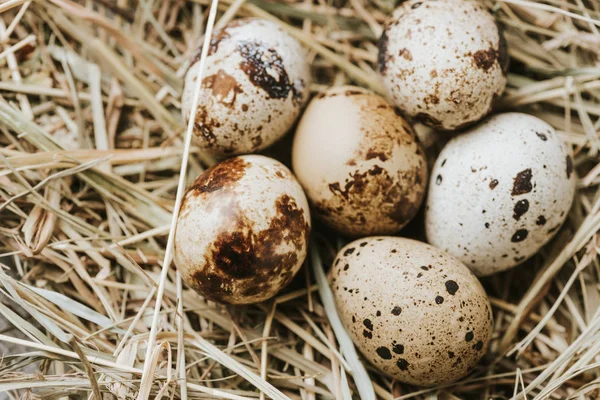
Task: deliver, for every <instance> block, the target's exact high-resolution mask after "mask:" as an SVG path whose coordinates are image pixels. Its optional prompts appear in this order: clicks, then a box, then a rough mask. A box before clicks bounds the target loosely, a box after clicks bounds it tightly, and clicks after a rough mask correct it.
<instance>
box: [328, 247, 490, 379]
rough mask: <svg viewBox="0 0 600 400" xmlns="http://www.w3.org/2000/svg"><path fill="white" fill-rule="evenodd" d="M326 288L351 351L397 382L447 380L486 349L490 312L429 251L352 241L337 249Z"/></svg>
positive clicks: (474, 289) (458, 273) (463, 275)
mask: <svg viewBox="0 0 600 400" xmlns="http://www.w3.org/2000/svg"><path fill="white" fill-rule="evenodd" d="M332 286H333V291H334V295H335V301H336V304H337V308H338V311H339V314H340V316H341V319H342V322H343V324H344V326H345V327H346V329H347V330H348V332H349V333H350V335H351V336H352V339H353V340H354V343H355V344H356V346H357V347H358V349H359V350H360V351H361V353H362V354H363V355H364V356H365V358H366V359H367V360H369V361H370V362H371V363H372V364H373V365H374V366H375V367H377V368H378V369H380V370H381V371H383V372H384V373H386V374H388V375H390V376H392V377H394V378H395V379H398V380H399V381H402V382H406V383H410V384H414V385H420V386H431V385H439V384H445V383H451V382H454V381H456V380H458V379H460V378H462V377H464V376H465V375H467V374H468V373H469V371H471V370H472V369H473V368H474V367H475V366H476V365H477V363H478V362H479V360H480V359H481V357H482V356H483V355H484V354H485V352H486V350H487V347H488V344H489V341H490V338H491V335H492V311H491V306H490V303H489V300H488V298H487V295H486V293H485V291H484V289H483V287H482V286H481V284H480V283H479V281H478V280H477V278H476V277H475V276H474V275H473V273H472V272H471V271H470V270H469V269H468V268H467V267H465V266H464V265H463V264H462V263H461V262H460V261H458V260H457V259H456V258H454V257H452V256H450V255H448V254H446V253H444V252H442V251H440V250H438V249H436V248H434V247H433V246H430V245H428V244H425V243H421V242H417V241H414V240H411V239H405V238H399V237H370V238H365V239H359V240H356V241H354V242H352V243H350V244H349V245H347V246H346V247H344V248H343V249H341V250H340V251H339V253H338V255H337V257H336V259H335V261H334V265H333V282H332Z"/></svg>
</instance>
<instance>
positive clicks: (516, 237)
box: [510, 229, 529, 243]
mask: <svg viewBox="0 0 600 400" xmlns="http://www.w3.org/2000/svg"><path fill="white" fill-rule="evenodd" d="M528 234H529V232H528V231H527V229H519V230H518V231H516V232H515V233H514V234H513V235H512V238H511V239H510V241H511V242H513V243H518V242H522V241H523V240H525V239H527V235H528Z"/></svg>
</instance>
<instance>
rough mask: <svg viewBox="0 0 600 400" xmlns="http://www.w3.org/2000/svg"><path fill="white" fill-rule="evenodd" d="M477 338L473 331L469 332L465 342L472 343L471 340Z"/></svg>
mask: <svg viewBox="0 0 600 400" xmlns="http://www.w3.org/2000/svg"><path fill="white" fill-rule="evenodd" d="M474 337H475V335H474V334H473V331H469V332H467V334H466V335H465V340H466V341H467V342H470V341H471V340H473V338H474Z"/></svg>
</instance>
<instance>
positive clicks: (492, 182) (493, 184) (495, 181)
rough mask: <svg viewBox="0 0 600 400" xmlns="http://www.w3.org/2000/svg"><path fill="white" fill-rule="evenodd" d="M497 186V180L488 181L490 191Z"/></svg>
mask: <svg viewBox="0 0 600 400" xmlns="http://www.w3.org/2000/svg"><path fill="white" fill-rule="evenodd" d="M496 186H498V179H492V180H491V181H490V189H492V190H494V189H495V188H496Z"/></svg>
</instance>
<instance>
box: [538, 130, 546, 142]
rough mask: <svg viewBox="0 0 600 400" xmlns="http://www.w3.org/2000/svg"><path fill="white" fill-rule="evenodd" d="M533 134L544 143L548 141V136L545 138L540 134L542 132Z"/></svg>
mask: <svg viewBox="0 0 600 400" xmlns="http://www.w3.org/2000/svg"><path fill="white" fill-rule="evenodd" d="M535 134H536V135H537V137H539V138H540V139H542V140H543V141H544V142H545V141H546V140H548V136H546V134H545V133H542V132H536V133H535Z"/></svg>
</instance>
